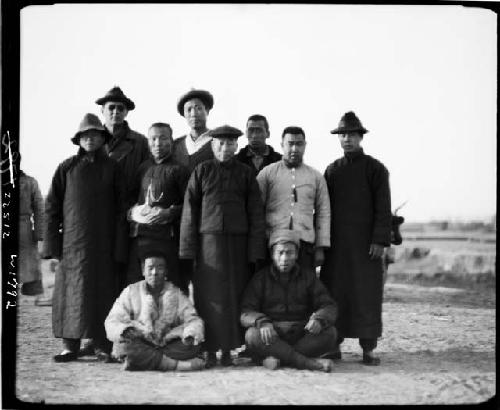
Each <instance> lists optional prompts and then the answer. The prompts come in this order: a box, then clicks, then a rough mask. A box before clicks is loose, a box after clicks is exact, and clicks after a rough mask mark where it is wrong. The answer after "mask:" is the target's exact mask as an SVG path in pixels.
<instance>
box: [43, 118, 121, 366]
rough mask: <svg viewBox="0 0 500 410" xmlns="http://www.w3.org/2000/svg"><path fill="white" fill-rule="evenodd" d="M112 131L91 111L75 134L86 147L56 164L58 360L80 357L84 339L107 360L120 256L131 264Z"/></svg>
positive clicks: (53, 223) (51, 223)
mask: <svg viewBox="0 0 500 410" xmlns="http://www.w3.org/2000/svg"><path fill="white" fill-rule="evenodd" d="M110 138H111V135H110V134H109V132H108V131H107V129H106V128H105V127H103V126H102V124H101V122H100V121H99V119H98V118H97V116H95V115H94V114H86V115H85V116H84V118H83V120H82V122H81V123H80V128H79V130H78V132H77V133H76V134H75V136H74V137H73V138H72V139H71V141H72V142H73V144H75V145H78V146H79V147H80V148H79V150H78V153H77V154H76V155H74V156H72V157H70V158H68V159H66V160H65V161H63V162H62V163H61V164H59V166H58V167H57V169H56V172H55V173H54V176H53V178H52V183H51V186H50V190H49V193H48V195H47V199H46V207H45V214H46V226H45V241H44V247H43V252H42V256H43V257H44V259H56V260H57V261H59V269H57V270H56V278H55V285H54V292H53V302H52V329H53V332H54V336H55V337H56V338H62V339H63V346H64V349H63V351H62V352H61V353H60V354H58V355H56V356H54V360H55V361H56V362H68V361H72V360H76V359H77V357H78V349H79V346H80V341H81V339H82V338H87V339H91V340H93V342H94V346H95V354H96V356H97V357H98V359H99V360H102V361H109V359H110V356H109V353H110V350H111V344H110V342H109V341H108V340H107V339H106V333H105V330H104V319H105V318H106V315H107V314H108V312H109V309H110V308H111V306H112V305H113V301H114V300H115V298H116V296H117V293H118V288H117V284H118V281H117V271H116V262H125V260H124V258H125V253H124V252H123V249H120V248H119V244H120V243H122V242H120V241H117V239H118V238H117V232H118V231H120V225H121V224H122V223H124V222H125V220H124V218H123V216H124V212H125V210H126V209H125V208H123V179H122V177H121V174H120V169H119V167H118V164H117V163H116V161H114V160H113V159H111V158H109V157H108V155H107V153H106V151H105V149H104V144H105V143H106V142H107V141H109V139H110Z"/></svg>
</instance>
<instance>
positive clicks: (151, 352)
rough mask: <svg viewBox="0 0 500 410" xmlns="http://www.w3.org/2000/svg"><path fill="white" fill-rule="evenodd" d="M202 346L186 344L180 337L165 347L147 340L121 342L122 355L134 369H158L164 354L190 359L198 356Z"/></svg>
mask: <svg viewBox="0 0 500 410" xmlns="http://www.w3.org/2000/svg"><path fill="white" fill-rule="evenodd" d="M199 353H200V346H199V345H198V346H194V345H185V344H184V343H182V341H181V340H180V339H175V340H172V341H171V342H169V343H167V344H166V345H165V346H163V347H159V346H155V345H153V344H152V343H149V342H148V341H146V340H141V339H135V340H123V341H121V342H120V356H123V355H125V356H127V358H128V362H129V366H130V367H131V369H133V370H157V369H158V367H159V366H160V363H161V361H162V357H163V356H168V357H169V358H171V359H174V360H189V359H193V358H195V357H197V356H198V354H199Z"/></svg>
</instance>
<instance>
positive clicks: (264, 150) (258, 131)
mask: <svg viewBox="0 0 500 410" xmlns="http://www.w3.org/2000/svg"><path fill="white" fill-rule="evenodd" d="M246 135H247V138H248V145H247V146H246V147H244V148H242V149H241V150H240V152H238V154H237V155H236V158H237V159H238V160H239V161H241V162H243V163H244V164H247V165H248V166H249V167H250V168H252V169H253V170H254V171H255V175H257V174H258V173H259V171H261V170H262V168H264V167H265V166H267V165H269V164H272V163H273V162H278V161H279V160H281V154H279V153H278V152H276V151H274V149H273V147H271V146H270V145H267V144H266V140H267V139H268V138H269V124H268V122H267V119H266V117H264V116H263V115H260V114H254V115H251V116H250V117H248V120H247V128H246Z"/></svg>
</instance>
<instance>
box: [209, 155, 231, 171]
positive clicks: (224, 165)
mask: <svg viewBox="0 0 500 410" xmlns="http://www.w3.org/2000/svg"><path fill="white" fill-rule="evenodd" d="M214 159H215V161H217V164H218V165H219V166H220V167H221V168H224V169H231V168H233V166H234V164H235V163H236V159H235V157H234V156H233V157H232V158H230V159H228V160H227V161H224V162H222V161H219V160H218V159H216V158H214Z"/></svg>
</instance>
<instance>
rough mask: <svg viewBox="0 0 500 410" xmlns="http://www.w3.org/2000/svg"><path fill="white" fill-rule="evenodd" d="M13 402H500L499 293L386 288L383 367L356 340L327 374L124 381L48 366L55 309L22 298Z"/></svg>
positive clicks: (253, 370)
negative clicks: (499, 370) (364, 360)
mask: <svg viewBox="0 0 500 410" xmlns="http://www.w3.org/2000/svg"><path fill="white" fill-rule="evenodd" d="M20 302H21V303H20V307H19V309H18V321H19V322H18V331H19V338H18V351H17V378H16V381H17V385H16V394H17V397H18V398H19V399H20V400H23V401H28V402H40V401H42V400H44V401H45V402H46V403H144V404H146V403H151V404H160V403H161V404H423V403H426V404H434V403H447V404H451V403H478V402H482V401H485V400H487V399H489V398H491V397H492V396H493V395H495V394H496V389H495V386H496V368H495V343H496V339H495V305H496V300H495V290H494V285H492V287H491V286H490V287H483V289H475V290H472V289H469V290H464V289H459V288H449V287H440V286H437V285H435V286H428V285H427V286H418V285H415V284H397V283H388V284H386V292H385V303H384V316H383V320H384V333H383V338H382V339H380V341H379V348H378V352H379V354H380V357H381V360H382V364H381V365H380V366H379V367H366V366H364V365H362V364H361V363H359V360H360V349H359V346H358V345H357V341H356V340H352V339H350V340H346V342H345V343H344V344H343V360H342V361H339V362H336V367H335V371H334V372H333V373H330V374H324V373H317V372H311V371H298V370H292V369H280V370H277V371H270V370H266V369H264V368H262V367H255V366H238V367H233V368H229V369H228V368H220V367H217V368H215V369H210V370H205V371H200V372H193V373H189V374H187V373H161V372H125V371H122V370H121V365H120V364H115V363H113V364H102V363H98V362H96V361H95V358H93V357H86V358H82V359H80V360H79V361H77V362H72V363H66V364H58V363H54V362H52V360H51V358H52V355H53V354H56V353H58V352H59V351H60V349H61V341H60V340H59V339H55V338H53V336H52V332H51V322H50V315H51V308H50V307H36V306H34V305H33V298H31V297H24V296H23V297H22V298H21V300H20Z"/></svg>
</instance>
